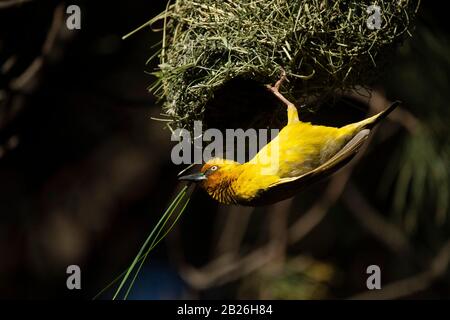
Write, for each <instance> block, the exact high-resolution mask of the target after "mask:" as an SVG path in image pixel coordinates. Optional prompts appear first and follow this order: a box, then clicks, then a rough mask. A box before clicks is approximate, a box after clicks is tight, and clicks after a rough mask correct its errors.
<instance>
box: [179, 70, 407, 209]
mask: <svg viewBox="0 0 450 320" xmlns="http://www.w3.org/2000/svg"><path fill="white" fill-rule="evenodd" d="M285 78H286V75H285V73H284V72H283V75H282V77H281V79H280V80H278V81H277V83H276V84H275V85H274V86H267V87H268V89H269V90H271V91H272V92H273V93H274V94H275V95H276V96H277V97H278V98H279V99H280V100H281V101H283V102H284V103H285V104H286V105H287V113H288V123H287V125H286V126H285V127H283V129H281V130H280V132H279V134H278V135H277V136H276V137H275V138H274V139H273V140H272V141H271V142H270V143H268V144H267V145H266V146H265V147H263V148H262V149H261V150H260V151H259V152H258V153H257V154H256V155H255V157H254V158H253V159H251V160H250V161H249V162H245V163H242V164H241V163H238V162H235V161H232V160H227V159H219V158H214V159H211V160H209V161H207V162H206V163H205V164H204V165H203V167H202V169H201V171H200V172H199V173H195V174H191V175H186V176H182V177H180V178H179V179H180V180H186V181H192V182H196V183H198V184H199V185H200V187H202V188H203V189H204V190H205V191H206V192H207V193H208V194H209V195H210V196H211V197H212V198H214V199H215V200H217V201H219V202H221V203H224V204H240V205H246V206H257V205H267V204H272V203H275V202H278V201H281V200H284V199H287V198H290V197H292V196H294V195H295V194H296V193H297V192H298V191H299V190H301V189H302V188H304V187H306V186H309V185H310V184H311V183H313V182H315V181H317V180H319V179H322V178H324V177H327V176H329V175H331V174H332V173H334V172H336V171H337V170H338V169H339V168H341V167H342V166H343V165H345V164H346V163H347V162H348V161H350V160H351V159H352V158H353V156H354V155H355V154H356V153H357V152H358V150H359V149H360V147H361V146H362V144H363V143H364V141H365V140H366V139H367V137H368V135H369V133H370V130H371V129H372V128H373V127H374V126H375V125H376V124H377V123H378V122H379V121H380V120H382V119H383V118H385V117H386V116H387V115H388V114H389V113H390V112H391V111H392V110H394V109H395V107H397V106H398V105H399V104H400V102H399V101H396V102H394V103H393V104H391V105H390V106H389V107H388V108H387V109H385V110H384V111H382V112H380V113H378V114H376V115H374V116H372V117H370V118H367V119H365V120H362V121H360V122H356V123H352V124H349V125H346V126H343V127H341V128H334V127H327V126H320V125H312V124H311V123H306V122H302V121H300V120H299V118H298V113H297V108H296V107H295V105H294V104H292V103H291V102H289V101H288V100H287V99H286V98H285V97H284V96H283V95H281V93H280V92H279V87H280V86H281V84H282V82H283V81H284V80H285Z"/></svg>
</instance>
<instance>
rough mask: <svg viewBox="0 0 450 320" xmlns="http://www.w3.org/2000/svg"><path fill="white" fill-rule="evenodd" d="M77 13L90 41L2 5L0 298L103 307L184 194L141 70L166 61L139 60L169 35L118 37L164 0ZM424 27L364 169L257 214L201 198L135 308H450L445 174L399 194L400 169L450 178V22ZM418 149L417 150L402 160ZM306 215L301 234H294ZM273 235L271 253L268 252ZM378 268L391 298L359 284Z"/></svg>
mask: <svg viewBox="0 0 450 320" xmlns="http://www.w3.org/2000/svg"><path fill="white" fill-rule="evenodd" d="M76 3H77V4H79V5H80V6H81V10H82V29H81V30H79V31H69V30H67V29H66V28H65V25H64V23H65V22H64V19H65V7H66V5H67V4H65V3H64V2H61V1H29V2H25V3H23V4H19V5H14V6H8V7H5V8H2V6H1V4H2V2H1V1H0V68H2V69H1V70H0V298H3V299H5V298H6V299H10V298H26V299H47V298H83V299H90V298H92V297H93V296H94V295H95V294H96V293H97V292H98V291H99V290H100V289H101V288H103V287H104V286H105V285H106V284H107V283H108V282H110V281H111V280H112V279H114V277H115V276H117V275H118V274H119V273H120V272H121V271H123V270H124V269H125V268H126V267H127V266H128V265H129V263H130V262H131V260H132V259H133V258H134V256H135V254H136V253H137V251H138V249H139V246H140V244H141V243H142V242H143V241H144V239H145V238H146V236H147V235H148V233H149V232H150V230H151V228H152V227H153V226H154V224H155V222H156V220H157V218H158V217H159V215H160V214H161V213H162V211H163V209H164V208H165V207H166V206H167V204H168V203H169V201H170V199H171V198H172V196H173V195H174V193H175V191H176V188H177V187H176V186H177V181H176V174H177V172H178V171H179V170H180V169H181V168H179V167H176V166H175V165H173V164H172V163H171V160H170V150H171V146H172V143H171V142H170V131H169V130H167V129H166V128H165V127H164V124H163V123H161V122H157V121H154V120H151V117H152V116H158V115H159V113H160V107H159V105H157V104H156V101H155V99H154V97H153V96H152V95H151V94H150V93H148V91H147V90H146V89H147V87H148V86H149V85H150V84H151V83H152V81H153V80H154V79H153V77H152V76H150V75H148V74H146V73H145V72H144V71H152V70H153V69H154V66H155V65H154V64H155V62H152V63H153V64H152V63H150V64H149V65H147V66H145V63H146V61H147V59H148V57H150V56H151V55H152V54H153V53H154V50H155V49H154V48H152V46H153V45H154V44H156V43H157V42H158V41H159V40H160V37H161V34H160V33H152V32H150V30H149V29H145V31H141V32H140V33H137V34H136V35H135V36H133V37H131V38H129V39H128V40H125V41H122V40H121V36H123V35H124V34H126V33H128V32H129V31H131V30H132V29H134V28H135V27H137V26H139V25H140V24H142V23H144V22H145V21H147V20H148V19H150V18H151V17H153V16H154V15H156V14H157V13H159V12H161V11H162V10H163V9H164V7H165V2H164V1H138V0H135V1H129V2H126V3H114V2H111V1H78V2H76ZM68 4H74V3H68ZM61 21H62V24H61ZM52 24H53V27H52ZM417 26H418V27H417V30H416V31H415V32H413V35H414V36H415V37H414V38H413V39H410V40H407V42H406V43H405V44H404V45H403V46H402V47H401V48H400V49H399V50H398V52H397V55H396V56H393V57H392V61H391V66H390V67H389V69H388V70H384V78H382V79H380V81H379V83H378V85H377V86H376V90H377V95H375V98H377V97H378V100H376V99H375V102H373V103H372V104H370V107H372V108H375V109H376V107H377V105H378V107H380V105H382V102H383V101H385V100H386V99H388V98H387V97H389V98H390V99H401V100H403V101H404V102H405V105H404V106H403V109H402V110H401V111H399V113H397V114H396V116H394V115H393V119H391V120H390V121H386V123H384V124H383V125H382V129H380V130H379V132H377V134H376V135H375V136H374V138H373V139H372V141H371V144H370V146H369V147H368V150H366V153H365V154H364V156H363V157H361V158H360V159H358V160H357V161H356V162H355V163H354V166H351V167H349V169H348V170H346V171H345V172H343V173H342V174H340V175H337V176H335V177H333V178H331V179H330V180H328V181H324V182H322V183H320V184H318V185H316V186H314V187H313V188H312V189H311V190H309V191H306V192H305V193H303V194H301V195H299V196H298V197H296V198H295V199H294V200H292V201H287V202H283V203H281V204H279V205H277V206H274V207H267V208H258V209H256V210H254V211H253V212H250V211H251V210H249V209H242V208H231V209H230V208H229V207H223V206H219V205H217V204H216V203H214V202H213V201H212V200H210V199H209V198H208V197H206V196H205V195H204V194H202V193H197V194H195V195H194V196H193V199H192V203H191V205H190V206H189V207H188V209H187V210H186V212H185V213H184V215H183V217H182V220H181V222H180V223H179V225H178V228H176V229H175V230H174V231H173V232H172V233H171V235H170V237H169V239H168V241H166V242H163V243H161V245H160V246H159V247H158V249H157V250H155V251H154V252H152V254H151V257H150V260H149V261H148V262H147V264H146V267H145V268H144V270H143V272H142V274H141V276H140V277H139V278H138V281H137V285H136V287H135V289H134V290H133V292H132V295H131V298H137V299H158V298H275V299H308V298H312V299H327V298H349V297H353V296H355V295H357V294H362V296H358V297H368V298H424V299H429V298H448V297H450V277H449V273H448V270H447V269H448V260H449V257H448V252H450V246H449V245H448V239H449V237H450V233H449V222H448V208H447V207H445V206H444V205H443V203H445V201H444V200H445V198H447V200H448V189H447V190H446V189H445V186H444V185H445V183H444V184H442V183H439V181H446V182H447V183H448V181H449V179H448V175H447V173H448V172H447V171H446V170H444V171H443V172H442V170H440V171H439V170H437V172H438V173H437V174H436V175H437V176H438V177H437V178H436V177H435V179H434V180H433V178H430V179H429V180H430V181H431V182H428V180H426V181H427V182H423V183H422V184H423V185H424V188H422V189H420V188H419V190H422V191H421V192H419V191H417V192H415V191H414V190H416V189H414V186H412V185H413V184H414V183H415V182H414V181H419V182H418V183H417V184H419V185H420V181H421V180H420V179H414V180H413V179H412V180H410V182H411V185H409V184H407V186H406V191H404V192H403V193H402V192H401V190H400V191H399V188H400V187H395V186H396V185H397V186H398V184H396V181H398V180H399V179H400V180H401V179H402V175H401V174H400V176H398V173H399V172H402V170H401V169H402V168H403V167H404V166H405V163H406V162H408V161H407V160H404V159H419V160H417V161H421V160H423V159H425V160H423V161H428V160H429V161H428V165H429V167H430V168H431V169H430V170H429V171H426V172H434V171H433V168H434V167H435V164H436V163H444V166H445V167H446V169H448V162H446V161H447V160H448V154H449V152H448V151H449V141H448V133H449V132H448V123H449V120H450V119H449V117H448V111H447V109H448V105H447V101H448V98H450V92H449V90H448V86H449V80H450V72H449V71H450V60H449V57H450V43H449V37H448V29H449V26H448V21H447V16H446V11H445V10H443V9H442V8H441V7H440V5H439V4H438V3H431V2H430V1H427V2H424V3H423V4H422V7H421V10H420V15H419V19H418V23H417ZM52 30H56V36H55V38H54V39H53V41H49V37H50V40H52V39H51V38H52V37H51V32H52ZM49 34H50V36H49ZM417 34H418V36H417V37H416V35H417ZM46 39H47V40H46ZM46 41H47V42H49V44H48V45H45V43H46ZM30 66H31V68H30ZM33 66H36V68H34V67H33ZM383 99H385V100H383ZM355 101H356V100H355ZM386 101H387V100H386ZM377 103H378V104H377ZM353 105H356V106H357V107H358V108H357V109H354V108H349V106H348V104H345V103H343V102H341V103H339V102H338V103H337V105H336V106H334V108H331V111H329V112H328V113H327V114H328V116H329V114H330V113H332V112H336V110H338V111H339V112H337V113H339V115H340V116H341V117H344V118H346V119H347V120H348V122H350V121H354V120H357V119H362V118H363V117H364V116H365V114H366V111H367V110H368V107H367V105H366V104H364V103H362V102H360V103H359V104H358V103H357V102H354V103H353ZM342 114H344V116H343V115H342ZM316 116H317V117H318V118H320V114H318V115H316ZM417 123H420V125H418V124H417ZM418 127H419V128H426V129H423V130H422V129H420V130H419V129H417V128H418ZM417 141H419V142H420V141H422V142H423V143H422V144H417ZM414 142H415V143H416V144H414ZM410 145H413V146H417V145H418V147H417V148H416V149H413V150H415V151H414V152H412V153H411V152H410V153H408V151H405V150H410V149H408V146H410ZM404 146H407V147H404ZM430 146H433V148H432V150H433V152H435V153H436V157H439V159H437V160H436V159H435V158H431V157H432V155H433V153H432V152H429V149H427V147H430ZM430 148H431V147H430ZM402 150H403V151H402ZM402 155H403V156H404V157H406V158H404V157H403V158H402ZM405 155H407V156H405ZM420 155H422V156H420ZM423 155H424V156H423ZM427 159H428V160H427ZM430 159H431V160H430ZM435 160H436V161H435ZM408 163H409V162H408ZM423 167H424V165H422V163H420V162H419V164H418V165H417V166H412V168H423ZM389 168H390V171H389V170H388V169H389ZM350 169H351V170H352V171H353V172H352V175H351V178H349V177H347V176H348V175H349V174H350ZM386 172H388V173H386ZM414 172H417V170H414ZM405 175H406V174H405ZM405 175H403V179H405V178H404V177H405ZM425 175H426V173H425ZM431 175H433V174H431ZM386 176H387V177H388V178H386ZM389 177H391V181H390V182H386V181H387V180H389ZM386 179H387V180H386ZM439 179H441V180H439ZM442 179H443V180H442ZM436 181H438V183H437V184H438V186H437V189H436V188H435V187H436V184H435V185H434V186H433V182H436ZM400 189H401V188H400ZM436 190H437V191H436ZM446 191H447V193H446ZM399 193H400V195H399ZM438 193H443V194H444V195H443V196H437V194H438ZM402 195H403V196H404V197H403V199H404V200H403V203H406V204H407V205H403V207H402V206H401V203H402V200H401V197H402ZM418 198H420V199H422V200H421V201H416V200H415V199H418ZM442 198H444V200H442ZM399 199H400V200H399ZM410 204H413V205H414V206H415V208H413V209H414V210H412V209H411V208H409V207H408V205H410ZM408 208H409V209H408ZM411 210H412V211H411ZM439 210H441V211H442V210H443V211H444V213H436V215H439V214H440V215H441V216H442V215H443V216H444V218H443V219H441V220H439V219H435V213H434V212H435V211H436V212H439ZM406 211H408V212H407V214H404V212H406ZM411 212H412V213H411ZM302 217H303V218H305V217H306V218H305V219H304V220H301V223H300V224H299V225H300V226H303V227H304V228H305V229H304V230H303V229H301V230H298V229H291V232H290V233H289V232H288V231H286V230H288V226H292V225H294V224H295V221H299V220H297V219H301V218H302ZM239 226H241V227H242V228H239ZM308 226H311V228H310V229H308ZM301 228H302V227H301ZM241 229H242V230H241ZM302 232H304V234H302ZM299 234H300V235H299ZM297 237H298V239H297V240H295V241H294V240H289V239H294V238H295V239H296V238H297ZM241 238H242V239H241ZM236 239H240V240H241V241H237V240H236ZM271 239H272V240H273V241H274V243H275V249H274V250H275V253H274V252H272V251H270V250H267V252H266V251H264V250H265V249H264V248H265V244H266V243H267V242H269V243H270V241H271ZM274 239H275V240H274ZM278 242H280V243H278ZM259 248H263V249H264V250H263V251H261V252H256V254H255V255H254V256H250V257H247V255H248V254H249V253H250V254H251V253H252V252H253V250H257V249H259ZM447 249H448V250H447ZM269 251H270V252H269ZM227 253H229V254H228V255H227ZM242 258H248V259H247V260H245V259H242ZM220 259H222V260H220ZM71 264H76V265H79V266H80V267H81V270H82V290H79V291H77V290H74V291H69V290H67V288H66V277H67V275H66V267H67V266H68V265H71ZM371 264H376V265H379V266H380V267H381V270H382V284H383V290H381V291H378V292H375V293H373V292H368V291H367V290H366V286H365V283H366V277H367V275H366V272H365V271H366V267H367V266H368V265H371ZM224 266H230V268H231V270H232V271H231V272H230V271H229V270H228V271H227V269H226V268H224ZM223 269H225V270H223ZM402 281H403V282H402ZM405 281H406V282H405ZM408 281H409V282H408ZM365 294H367V296H365ZM105 297H108V295H106V296H105Z"/></svg>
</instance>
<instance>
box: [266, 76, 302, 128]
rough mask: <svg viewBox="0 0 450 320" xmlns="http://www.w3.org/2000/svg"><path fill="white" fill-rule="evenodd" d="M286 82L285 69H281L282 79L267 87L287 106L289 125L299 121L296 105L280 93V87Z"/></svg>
mask: <svg viewBox="0 0 450 320" xmlns="http://www.w3.org/2000/svg"><path fill="white" fill-rule="evenodd" d="M285 80H286V71H285V70H284V69H281V77H280V79H279V80H278V81H277V82H276V83H275V85H273V86H271V85H270V84H268V85H266V88H267V89H269V91H271V92H272V93H273V94H274V95H275V96H276V97H277V98H278V99H280V100H281V101H282V102H283V103H284V104H285V105H286V106H287V111H288V124H289V123H294V122H298V121H299V120H298V113H297V108H296V107H295V105H294V104H293V103H292V102H290V101H289V100H288V99H286V98H285V97H284V96H283V95H282V94H281V93H280V86H281V85H282V84H283V82H284V81H285Z"/></svg>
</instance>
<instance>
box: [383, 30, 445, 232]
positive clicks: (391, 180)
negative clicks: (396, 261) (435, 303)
mask: <svg viewBox="0 0 450 320" xmlns="http://www.w3.org/2000/svg"><path fill="white" fill-rule="evenodd" d="M393 65H394V67H393V68H392V69H391V70H390V72H389V77H390V79H386V82H387V83H388V86H387V87H388V88H389V87H391V88H392V89H391V90H392V91H393V92H396V93H397V94H398V95H399V96H401V97H402V99H404V101H407V105H406V108H408V109H410V110H411V112H412V113H413V114H414V115H415V116H416V118H417V120H416V123H414V124H413V127H410V128H409V130H410V132H409V134H407V135H405V136H404V142H403V144H402V146H401V147H400V148H398V151H397V152H396V154H395V155H394V157H393V161H392V162H391V165H390V166H389V168H388V170H386V172H385V175H384V183H383V184H382V187H383V188H384V193H385V195H386V193H387V192H389V191H390V190H391V189H390V188H387V187H386V186H387V185H389V184H394V185H395V187H394V198H393V204H392V205H393V211H394V213H395V216H396V218H397V221H399V222H401V223H402V224H403V225H404V226H405V228H406V230H408V231H409V232H413V231H415V230H417V228H418V221H419V220H420V219H419V216H420V215H426V216H430V215H431V216H433V217H434V221H435V223H436V224H437V225H438V226H442V225H443V224H444V223H446V222H448V215H449V197H450V185H449V181H450V137H449V131H448V129H449V123H450V108H449V98H450V97H449V94H448V93H449V92H448V83H450V42H449V39H448V36H447V35H446V34H443V33H439V32H436V31H435V30H432V29H431V28H430V27H429V26H427V25H426V24H424V23H422V24H420V25H418V26H417V30H416V31H415V33H414V38H413V39H412V40H411V41H408V42H406V43H405V45H404V46H403V47H401V48H400V50H399V56H398V58H397V60H396V62H394V63H393ZM411 88H414V89H413V90H411Z"/></svg>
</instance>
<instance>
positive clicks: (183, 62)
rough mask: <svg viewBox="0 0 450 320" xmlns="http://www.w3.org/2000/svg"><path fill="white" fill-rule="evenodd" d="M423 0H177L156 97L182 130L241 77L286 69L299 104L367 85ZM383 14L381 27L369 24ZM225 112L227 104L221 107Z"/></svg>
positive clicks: (166, 15) (259, 78) (169, 15)
mask: <svg viewBox="0 0 450 320" xmlns="http://www.w3.org/2000/svg"><path fill="white" fill-rule="evenodd" d="M419 2H420V1H419V0H415V1H412V0H404V1H392V0H389V1H362V0H347V1H344V0H335V1H327V0H303V1H299V0H239V1H237V0H235V1H216V0H197V1H191V0H178V1H176V2H175V3H173V4H171V5H168V7H167V10H166V11H165V12H163V13H162V14H161V15H159V16H158V17H155V18H154V19H153V20H152V21H151V23H154V22H155V21H157V20H160V21H163V22H164V28H163V33H164V36H163V45H162V49H161V51H160V52H159V58H160V64H159V70H158V71H157V72H155V75H156V76H157V77H158V81H157V82H156V85H155V86H153V89H154V92H155V93H156V94H157V96H158V97H160V98H162V99H163V101H164V105H163V110H164V113H165V114H167V115H168V116H169V117H170V118H171V119H173V121H174V123H175V124H176V125H177V126H181V127H187V128H191V127H192V123H193V120H202V119H203V116H204V112H205V109H206V108H208V103H209V101H211V99H212V98H213V97H214V94H215V92H216V91H217V90H218V89H219V88H221V87H223V86H224V85H225V84H226V83H227V82H229V81H230V80H232V79H236V78H243V79H251V80H252V81H256V82H257V83H260V84H266V83H273V82H274V81H276V80H277V79H278V77H279V75H280V70H281V68H283V69H284V70H286V72H287V76H288V79H289V82H288V83H287V84H286V85H285V86H284V87H283V90H284V93H285V94H286V95H287V96H288V97H289V98H290V99H292V100H294V101H301V100H302V99H304V98H305V97H311V96H313V97H325V96H329V95H330V94H334V93H336V92H337V91H339V90H341V89H344V90H346V89H351V88H353V87H354V86H357V85H367V84H370V83H371V82H372V81H373V80H374V79H375V78H376V75H377V73H379V66H380V65H383V62H384V61H387V60H388V59H389V56H390V53H391V52H392V50H391V49H392V48H394V47H395V45H396V44H398V43H399V42H401V41H402V40H403V39H404V38H405V36H406V35H408V34H409V29H410V27H411V26H412V24H411V21H412V20H413V18H414V15H415V12H416V11H417V7H418V5H419ZM373 4H375V5H377V6H379V8H380V9H381V12H380V13H381V28H379V29H376V28H375V29H371V28H369V27H368V26H367V21H368V19H370V16H371V15H372V14H374V13H375V12H368V11H367V8H368V6H370V5H373ZM222 107H225V108H226V106H222Z"/></svg>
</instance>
